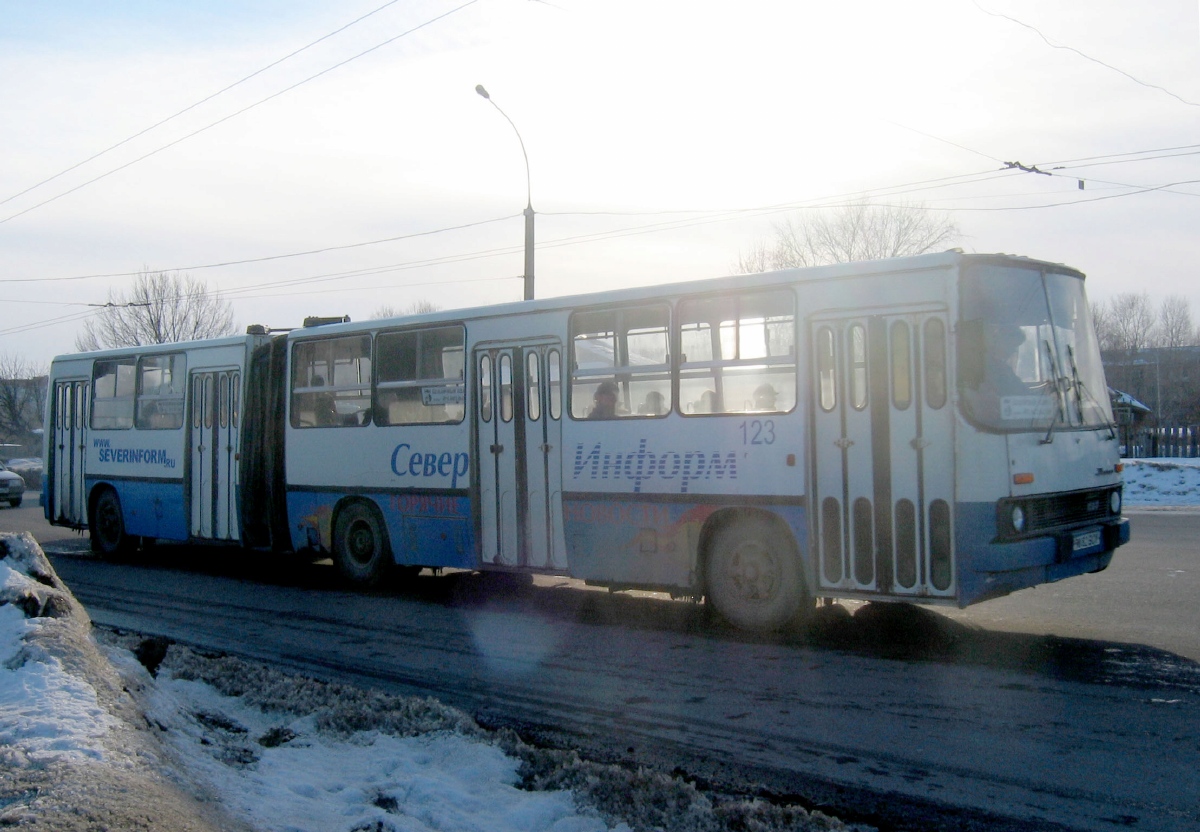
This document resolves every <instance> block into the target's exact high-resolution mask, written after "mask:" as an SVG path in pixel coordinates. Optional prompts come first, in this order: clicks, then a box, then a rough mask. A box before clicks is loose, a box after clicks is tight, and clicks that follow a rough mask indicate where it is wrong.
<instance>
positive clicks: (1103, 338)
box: [1092, 300, 1117, 352]
mask: <svg viewBox="0 0 1200 832" xmlns="http://www.w3.org/2000/svg"><path fill="white" fill-rule="evenodd" d="M1092 324H1093V326H1095V328H1096V343H1097V344H1099V345H1100V350H1101V352H1108V351H1109V350H1115V349H1116V348H1117V346H1116V338H1117V336H1116V332H1114V327H1113V313H1112V308H1111V306H1110V305H1109V304H1108V303H1107V302H1106V301H1102V300H1099V301H1096V302H1095V303H1093V304H1092Z"/></svg>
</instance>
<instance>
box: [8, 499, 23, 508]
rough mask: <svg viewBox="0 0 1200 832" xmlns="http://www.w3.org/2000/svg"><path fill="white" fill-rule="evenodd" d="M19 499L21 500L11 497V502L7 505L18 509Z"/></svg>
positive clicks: (19, 505)
mask: <svg viewBox="0 0 1200 832" xmlns="http://www.w3.org/2000/svg"><path fill="white" fill-rule="evenodd" d="M21 499H22V498H21V497H13V498H12V499H11V500H9V501H8V503H9V505H11V506H12V507H13V508H20V507H21Z"/></svg>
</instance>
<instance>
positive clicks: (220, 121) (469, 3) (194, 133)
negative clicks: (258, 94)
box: [0, 0, 479, 225]
mask: <svg viewBox="0 0 1200 832" xmlns="http://www.w3.org/2000/svg"><path fill="white" fill-rule="evenodd" d="M478 2H479V0H467V2H465V3H463V4H462V5H461V6H457V7H455V8H453V9H451V10H450V11H448V12H444V13H443V14H440V15H438V16H437V17H435V18H433V19H431V20H427V21H425V22H424V23H421V24H419V25H417V26H414V27H413V28H411V29H409V30H407V31H405V32H401V33H400V34H398V35H396V36H395V37H391V38H388V39H387V40H385V41H383V42H382V43H378V44H376V45H375V46H372V47H371V48H370V49H366V50H363V51H362V52H359V53H358V54H357V55H354V56H352V57H349V58H346V59H345V60H344V61H339V62H338V63H336V64H334V65H333V66H330V67H327V68H325V69H323V70H321V71H320V72H318V73H316V74H315V75H310V76H309V77H307V78H305V79H304V80H302V81H297V82H296V83H294V84H292V85H291V86H289V87H285V88H283V89H282V90H279V91H278V92H275V93H272V94H271V95H268V96H267V97H266V98H263V99H261V100H259V101H256V102H254V103H253V104H249V105H247V106H245V107H243V108H242V109H240V110H237V111H235V112H233V113H230V114H229V115H227V116H224V117H223V118H219V119H217V120H216V121H214V122H212V123H211V124H208V125H205V126H204V127H201V128H199V129H198V130H194V131H192V132H191V133H188V134H187V135H186V136H181V137H180V138H178V139H175V141H173V142H168V143H167V144H165V145H163V146H162V147H160V148H158V149H157V150H152V151H150V152H149V153H146V154H144V155H142V156H139V157H137V158H136V159H133V160H132V161H129V162H126V163H125V164H123V165H119V166H118V167H115V168H113V169H112V170H110V171H108V172H107V173H102V174H100V175H99V176H96V177H93V178H91V179H89V180H87V181H86V182H83V183H81V184H79V185H76V186H75V187H74V188H70V189H68V190H66V191H63V192H62V193H60V194H58V195H57V196H52V197H50V198H49V199H45V200H42V201H41V202H38V203H36V204H34V205H31V206H29V207H28V208H26V209H24V210H22V211H18V212H17V213H15V214H10V215H9V216H7V217H4V218H3V219H0V225H3V224H4V223H6V222H8V221H9V220H14V219H16V218H17V217H20V216H23V215H25V214H28V213H29V212H30V211H34V210H36V209H38V208H41V207H42V206H43V205H49V204H50V203H51V202H54V201H55V200H58V199H62V198H63V197H64V196H67V195H68V194H73V193H75V192H76V191H78V190H81V189H83V188H86V187H87V186H88V185H92V184H94V183H96V182H99V181H100V180H101V179H105V178H107V177H109V176H112V175H113V174H114V173H119V172H120V171H123V170H125V168H128V167H131V166H133V165H136V164H137V163H138V162H142V161H145V160H146V159H149V158H150V157H151V156H155V155H157V154H159V153H162V152H163V151H164V150H167V149H169V148H172V147H174V146H175V145H177V144H180V143H181V142H185V141H187V140H188V139H190V138H193V137H195V136H198V135H200V134H201V133H203V132H205V131H206V130H211V129H212V128H214V127H216V126H218V125H220V124H224V123H225V122H227V121H229V120H230V119H233V118H236V117H238V116H240V115H242V114H243V113H245V112H248V111H249V110H253V109H254V108H255V107H258V106H260V105H262V104H266V103H267V102H268V101H271V100H273V99H275V98H279V97H280V96H281V95H285V94H287V93H289V92H291V91H292V90H294V89H296V88H297V87H301V86H303V85H304V84H307V83H308V82H309V81H314V80H316V79H317V78H320V77H321V76H322V75H326V74H328V73H330V72H333V71H334V70H335V69H339V68H341V67H343V66H345V65H346V64H348V63H350V62H351V61H356V60H358V59H359V58H361V57H363V56H364V55H369V54H370V53H372V52H374V51H376V50H377V49H382V48H383V47H385V46H387V45H388V44H389V43H394V42H395V41H397V40H399V39H400V38H403V37H406V36H408V35H411V34H412V33H413V32H416V31H418V30H419V29H424V28H425V27H426V26H430V25H432V24H434V23H436V22H438V21H439V20H442V19H443V18H446V17H449V16H450V15H452V14H454V13H456V12H459V11H462V10H463V9H465V8H466V7H467V6H472V5H474V4H475V3H478Z"/></svg>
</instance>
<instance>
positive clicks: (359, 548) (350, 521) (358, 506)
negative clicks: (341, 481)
mask: <svg viewBox="0 0 1200 832" xmlns="http://www.w3.org/2000/svg"><path fill="white" fill-rule="evenodd" d="M333 562H334V563H335V564H337V568H338V571H339V572H340V573H341V574H342V577H343V578H345V579H346V580H347V581H349V582H350V583H352V584H356V585H358V586H378V585H379V584H380V583H381V582H382V581H383V579H384V578H385V577H386V576H387V574H388V572H390V571H391V568H392V547H391V545H390V544H389V543H388V536H387V530H386V529H384V527H383V522H382V521H381V520H380V519H379V514H378V513H377V512H376V511H375V510H374V509H373V508H372V507H371V506H369V505H367V504H366V503H351V504H350V505H348V506H346V507H345V508H344V509H342V510H341V511H340V512H339V513H338V518H337V523H336V524H335V526H334V531H333Z"/></svg>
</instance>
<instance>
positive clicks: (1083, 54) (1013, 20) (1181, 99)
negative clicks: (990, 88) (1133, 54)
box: [975, 2, 1200, 107]
mask: <svg viewBox="0 0 1200 832" xmlns="http://www.w3.org/2000/svg"><path fill="white" fill-rule="evenodd" d="M975 8H977V9H979V11H981V12H983V13H984V14H988V15H991V16H992V17H1001V18H1004V19H1005V20H1007V21H1009V22H1011V23H1015V24H1017V25H1018V26H1023V27H1025V28H1026V29H1028V30H1029V31H1031V32H1033V33H1034V34H1036V35H1037V36H1038V37H1039V38H1041V39H1042V40H1043V41H1045V42H1046V45H1047V46H1050V47H1052V48H1054V49H1065V50H1067V51H1068V52H1074V53H1075V54H1076V55H1078V56H1079V57H1081V58H1083V59H1085V60H1088V61H1091V62H1092V63H1094V64H1099V65H1100V66H1102V67H1104V68H1105V69H1111V70H1112V71H1113V72H1116V73H1118V74H1120V75H1124V76H1125V77H1126V78H1128V79H1129V80H1130V81H1133V82H1134V83H1135V84H1141V85H1142V86H1143V87H1149V88H1150V89H1152V90H1158V91H1159V92H1163V93H1166V94H1167V95H1169V96H1171V97H1172V98H1174V99H1175V100H1176V101H1179V102H1182V103H1183V104H1187V105H1188V106H1189V107H1200V104H1197V103H1196V102H1195V101H1188V100H1187V99H1186V98H1184V97H1182V96H1179V95H1176V94H1175V93H1173V92H1171V91H1170V90H1169V89H1167V88H1166V87H1160V86H1159V85H1158V84H1151V83H1148V82H1146V81H1143V80H1141V79H1140V78H1136V77H1134V76H1133V75H1130V74H1129V73H1128V72H1126V71H1125V70H1123V69H1118V68H1117V67H1115V66H1113V65H1112V64H1106V63H1105V62H1104V61H1102V60H1100V59H1099V58H1093V57H1092V56H1091V55H1089V54H1087V53H1086V52H1082V51H1080V50H1078V49H1076V48H1075V47H1074V46H1066V45H1064V44H1061V43H1055V42H1054V41H1052V40H1050V38H1048V37H1046V36H1045V35H1044V34H1042V33H1041V31H1040V30H1039V29H1038V28H1037V27H1036V26H1030V25H1029V24H1028V23H1023V22H1021V21H1020V20H1017V19H1016V18H1015V17H1009V16H1008V15H1006V14H1001V13H1000V12H993V11H990V10H989V9H985V8H984V7H983V6H981V5H979V3H978V2H976V3H975Z"/></svg>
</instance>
